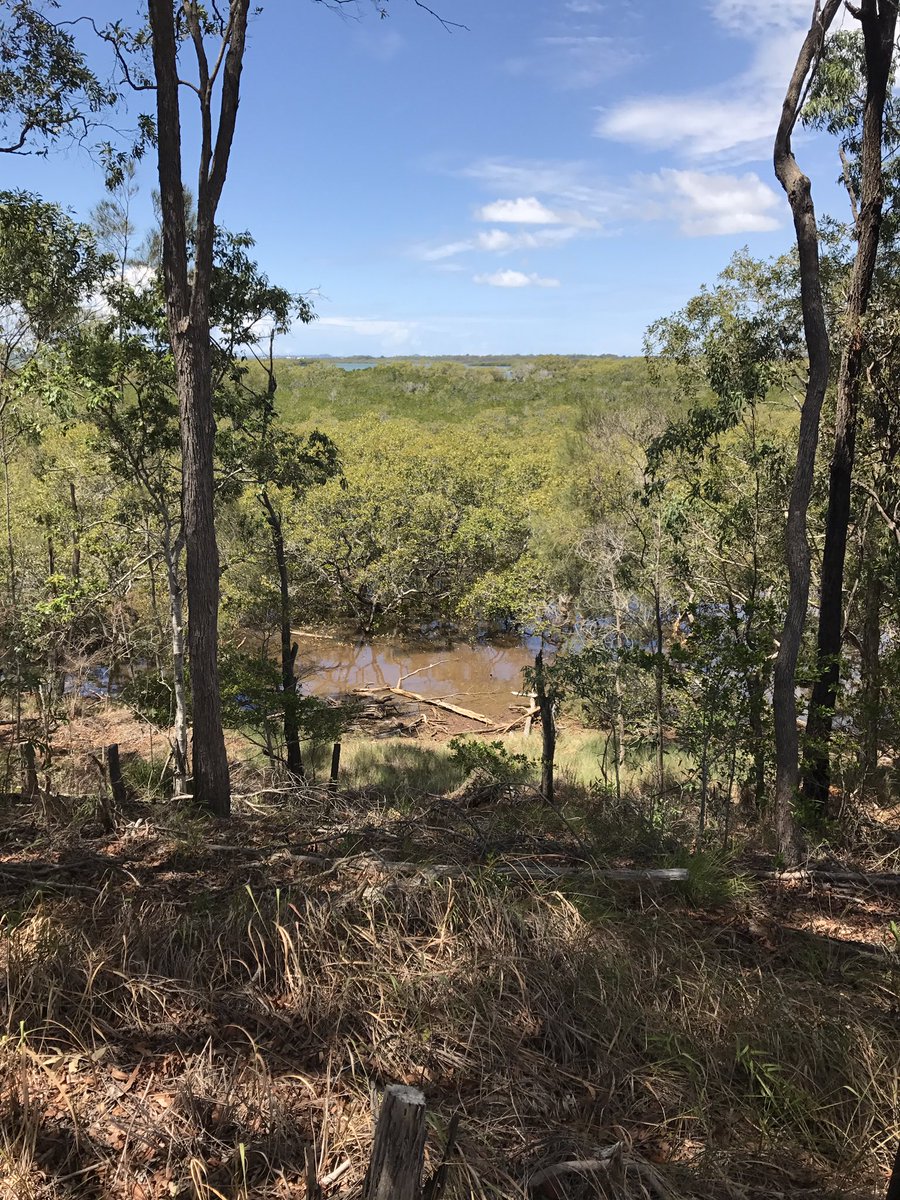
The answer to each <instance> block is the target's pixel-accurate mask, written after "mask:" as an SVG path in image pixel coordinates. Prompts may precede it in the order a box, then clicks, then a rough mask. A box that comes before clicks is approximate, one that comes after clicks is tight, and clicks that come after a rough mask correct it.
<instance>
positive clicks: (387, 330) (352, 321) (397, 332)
mask: <svg viewBox="0 0 900 1200" xmlns="http://www.w3.org/2000/svg"><path fill="white" fill-rule="evenodd" d="M316 324H317V325H318V326H325V327H326V328H332V329H346V330H349V331H350V332H351V333H354V334H357V335H358V336H359V337H371V338H380V339H382V340H383V341H384V342H385V343H386V344H389V345H393V346H403V345H405V344H406V343H407V342H409V340H410V339H411V338H412V336H413V334H414V333H415V331H416V328H417V325H416V322H415V321H383V320H381V319H380V318H378V317H320V318H319V320H318V321H317V322H316Z"/></svg>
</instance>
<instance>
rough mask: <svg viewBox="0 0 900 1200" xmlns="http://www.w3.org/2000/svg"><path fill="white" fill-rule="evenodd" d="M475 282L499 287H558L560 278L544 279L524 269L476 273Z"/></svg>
mask: <svg viewBox="0 0 900 1200" xmlns="http://www.w3.org/2000/svg"><path fill="white" fill-rule="evenodd" d="M473 279H474V282H475V283H482V284H486V285H487V286H488V287H497V288H524V287H542V288H557V287H559V286H560V283H559V280H558V279H544V278H542V277H541V276H540V275H536V274H531V275H526V274H525V272H524V271H495V272H494V274H493V275H475V276H474V277H473Z"/></svg>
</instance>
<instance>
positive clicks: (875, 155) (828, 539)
mask: <svg viewBox="0 0 900 1200" xmlns="http://www.w3.org/2000/svg"><path fill="white" fill-rule="evenodd" d="M858 15H859V20H860V21H861V22H862V28H863V37H864V39H865V63H866V98H865V107H864V110H863V135H862V151H861V169H862V182H861V189H860V197H859V211H858V216H857V219H856V236H857V246H856V257H855V259H854V262H853V273H852V275H851V279H850V292H849V295H848V297H847V327H848V339H847V344H846V346H845V348H844V352H843V354H842V356H841V369H840V375H839V377H838V388H837V408H836V412H835V429H834V451H833V453H832V457H831V470H830V473H829V480H828V511H827V515H826V518H825V546H824V550H823V555H822V583H821V593H820V602H819V633H818V657H817V673H816V683H815V686H814V687H813V693H812V700H811V703H810V712H809V721H808V724H807V732H806V740H805V744H804V756H803V794H804V797H805V798H806V800H807V801H809V805H810V808H811V809H812V810H813V811H814V812H815V813H816V814H817V815H818V816H819V817H823V816H825V815H826V813H827V811H828V796H829V790H830V785H831V760H830V754H829V743H830V740H831V730H832V725H833V721H834V711H835V705H836V703H837V693H838V684H839V682H840V661H841V641H842V636H843V591H844V562H845V558H846V554H847V532H848V529H849V526H850V489H851V483H852V478H853V463H854V458H855V455H856V420H857V410H858V407H859V392H860V384H861V376H862V360H863V352H864V349H865V334H864V331H863V318H864V317H865V314H866V309H867V307H868V303H869V294H870V292H871V290H872V279H873V276H874V274H875V259H876V256H877V253H878V242H879V238H880V235H881V218H882V210H883V207H884V177H883V172H882V166H881V157H882V141H883V128H884V106H885V101H886V98H887V92H888V86H889V81H890V74H891V61H892V58H893V54H894V32H895V29H896V25H897V8H896V4H895V3H891V2H890V0H880V2H879V0H861V3H860V5H859V9H858Z"/></svg>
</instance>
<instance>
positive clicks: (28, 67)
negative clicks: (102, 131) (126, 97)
mask: <svg viewBox="0 0 900 1200" xmlns="http://www.w3.org/2000/svg"><path fill="white" fill-rule="evenodd" d="M45 7H49V8H51V9H52V8H53V7H55V5H54V3H53V0H49V3H48V4H47V5H46V6H45ZM70 26H71V22H56V21H53V20H51V19H50V17H49V16H46V15H45V14H44V12H42V11H41V8H40V6H39V5H37V4H35V3H32V0H3V3H2V4H0V48H2V49H0V139H2V144H0V153H3V152H5V153H16V152H20V151H21V152H22V153H32V152H34V151H33V150H32V149H31V147H32V143H33V142H38V143H39V144H38V146H37V153H39V154H44V153H46V150H47V148H46V145H42V144H40V143H42V142H43V143H46V142H48V141H49V142H52V141H56V140H57V139H58V138H59V137H60V136H61V135H62V134H63V133H65V132H70V133H71V134H72V136H73V137H77V136H78V135H79V133H83V132H84V131H85V130H87V129H88V128H89V126H90V123H91V117H92V115H93V114H96V113H98V112H100V111H101V110H102V109H103V108H105V107H106V106H108V105H110V104H112V103H113V100H114V98H115V94H114V93H113V92H112V91H111V90H110V89H109V88H107V87H104V86H103V85H102V84H101V83H100V82H99V81H98V79H97V78H96V76H95V75H94V73H93V72H92V71H91V69H90V68H89V66H88V64H87V60H86V59H85V57H84V55H83V54H82V53H81V51H80V50H79V49H78V47H77V46H76V44H75V39H74V37H73V36H72V33H71V30H70Z"/></svg>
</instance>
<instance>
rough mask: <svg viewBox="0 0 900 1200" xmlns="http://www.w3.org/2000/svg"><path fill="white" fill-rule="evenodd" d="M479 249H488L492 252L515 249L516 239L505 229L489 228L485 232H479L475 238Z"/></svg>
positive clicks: (498, 252)
mask: <svg viewBox="0 0 900 1200" xmlns="http://www.w3.org/2000/svg"><path fill="white" fill-rule="evenodd" d="M477 245H478V248H479V250H489V251H491V252H492V253H494V254H503V253H504V252H505V251H507V250H513V249H515V245H516V239H515V237H513V235H512V234H511V233H507V232H506V230H505V229H489V230H488V231H487V233H479V235H478V238H477Z"/></svg>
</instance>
